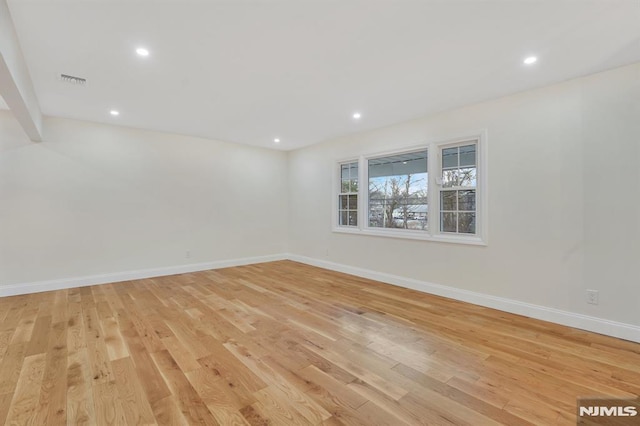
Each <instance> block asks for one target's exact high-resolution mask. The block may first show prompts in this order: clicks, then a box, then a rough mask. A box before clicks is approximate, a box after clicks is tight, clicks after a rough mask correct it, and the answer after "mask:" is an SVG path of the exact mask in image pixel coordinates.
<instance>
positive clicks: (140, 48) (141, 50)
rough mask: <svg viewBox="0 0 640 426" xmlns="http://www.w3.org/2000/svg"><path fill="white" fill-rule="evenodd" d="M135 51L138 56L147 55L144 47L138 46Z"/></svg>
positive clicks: (147, 52)
mask: <svg viewBox="0 0 640 426" xmlns="http://www.w3.org/2000/svg"><path fill="white" fill-rule="evenodd" d="M136 53H137V54H138V56H149V51H148V50H147V49H145V48H144V47H138V48H137V49H136Z"/></svg>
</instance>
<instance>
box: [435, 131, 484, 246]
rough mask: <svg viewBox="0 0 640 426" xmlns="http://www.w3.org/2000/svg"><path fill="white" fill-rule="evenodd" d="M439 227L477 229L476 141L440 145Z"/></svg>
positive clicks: (472, 231)
mask: <svg viewBox="0 0 640 426" xmlns="http://www.w3.org/2000/svg"><path fill="white" fill-rule="evenodd" d="M441 153H442V154H441V157H442V167H441V170H442V176H441V179H442V185H441V189H440V231H441V232H447V233H454V234H475V233H476V186H477V185H476V183H477V171H478V169H477V166H476V157H477V156H476V144H475V143H473V144H469V145H462V146H455V147H449V148H443V149H442V150H441Z"/></svg>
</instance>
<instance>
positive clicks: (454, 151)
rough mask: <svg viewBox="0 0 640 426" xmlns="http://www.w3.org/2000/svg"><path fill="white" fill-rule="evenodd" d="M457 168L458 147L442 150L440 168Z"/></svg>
mask: <svg viewBox="0 0 640 426" xmlns="http://www.w3.org/2000/svg"><path fill="white" fill-rule="evenodd" d="M447 167H458V147H455V148H446V149H443V150H442V168H447Z"/></svg>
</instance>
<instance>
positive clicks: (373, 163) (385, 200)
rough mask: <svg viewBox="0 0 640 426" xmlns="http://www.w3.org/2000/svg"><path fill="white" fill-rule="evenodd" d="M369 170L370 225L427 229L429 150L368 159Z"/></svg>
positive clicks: (375, 226)
mask: <svg viewBox="0 0 640 426" xmlns="http://www.w3.org/2000/svg"><path fill="white" fill-rule="evenodd" d="M368 171H369V182H368V184H369V209H368V210H369V211H368V217H369V220H368V223H369V226H370V227H374V228H401V229H417V230H424V229H426V216H427V181H428V175H427V151H426V150H422V151H416V152H411V153H404V154H395V155H390V156H387V157H380V158H372V159H369V160H368Z"/></svg>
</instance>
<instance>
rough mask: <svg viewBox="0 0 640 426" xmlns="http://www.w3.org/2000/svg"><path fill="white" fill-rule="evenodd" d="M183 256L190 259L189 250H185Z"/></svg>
mask: <svg viewBox="0 0 640 426" xmlns="http://www.w3.org/2000/svg"><path fill="white" fill-rule="evenodd" d="M184 258H185V259H191V250H187V251H186V252H185V253H184Z"/></svg>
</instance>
